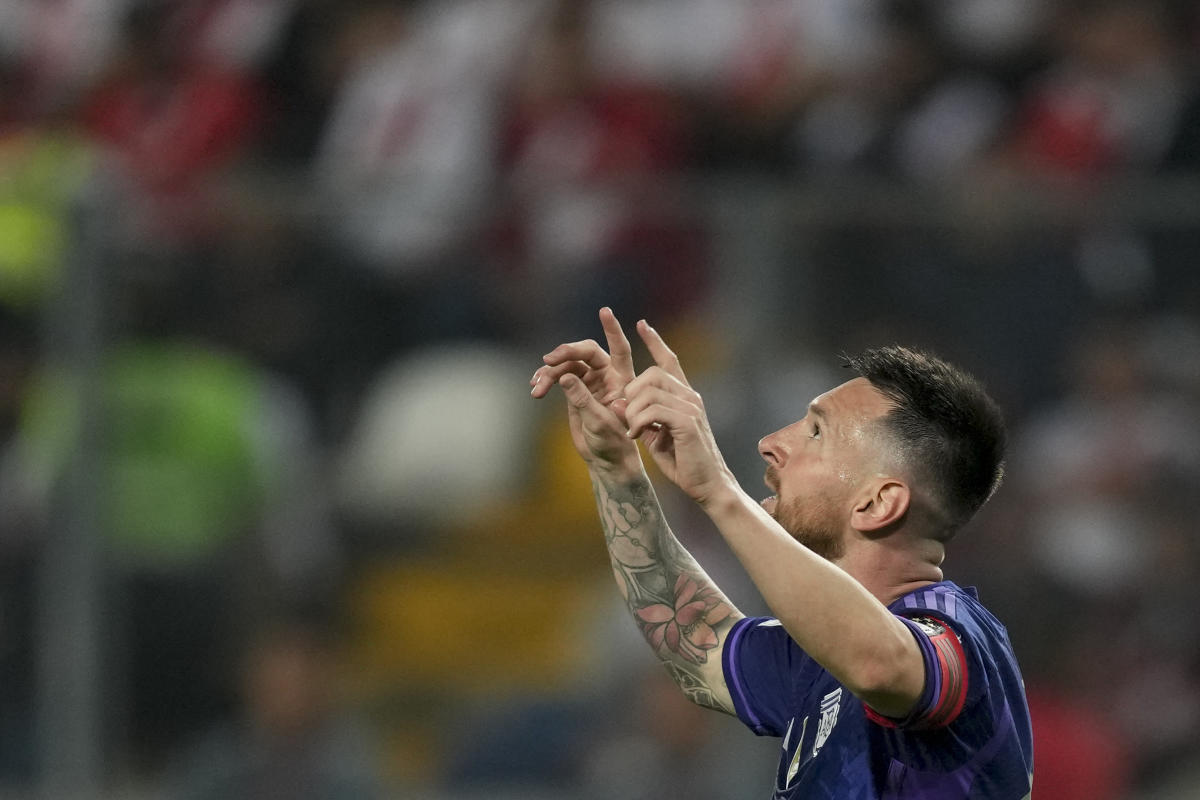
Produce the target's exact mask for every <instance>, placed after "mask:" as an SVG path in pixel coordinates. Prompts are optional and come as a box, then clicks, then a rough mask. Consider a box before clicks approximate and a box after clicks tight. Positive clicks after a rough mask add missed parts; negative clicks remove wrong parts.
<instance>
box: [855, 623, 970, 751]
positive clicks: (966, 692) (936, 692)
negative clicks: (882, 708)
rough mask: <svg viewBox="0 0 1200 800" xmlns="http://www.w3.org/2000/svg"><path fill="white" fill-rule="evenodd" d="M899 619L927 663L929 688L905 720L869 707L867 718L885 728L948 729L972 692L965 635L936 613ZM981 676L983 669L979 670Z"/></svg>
mask: <svg viewBox="0 0 1200 800" xmlns="http://www.w3.org/2000/svg"><path fill="white" fill-rule="evenodd" d="M897 618H898V619H899V620H900V621H901V622H903V623H904V624H905V625H906V626H908V629H909V632H910V633H912V635H913V638H914V639H915V640H916V642H917V647H918V648H920V650H921V658H922V660H923V661H924V662H925V687H924V689H923V690H922V692H921V696H920V698H918V700H917V703H916V705H915V706H914V707H913V710H912V711H910V712H909V714H908V716H906V717H904V718H902V719H893V718H891V717H885V716H883V715H882V714H879V713H878V712H876V711H875V710H874V709H872V708H871V707H870V706H866V711H867V717H868V718H869V719H871V720H872V721H873V722H875V723H877V724H880V725H883V726H885V727H895V728H908V729H926V730H927V729H931V728H944V727H946V726H947V725H949V724H950V723H952V722H954V720H955V719H957V718H958V715H959V714H960V713H962V710H963V708H964V707H965V706H966V704H967V699H968V697H969V696H970V694H971V688H972V686H971V678H972V669H971V667H970V662H969V660H968V657H967V654H966V650H965V648H964V647H963V641H962V637H961V636H960V635H959V633H958V632H957V631H955V629H954V628H953V627H952V626H951V625H950V624H948V623H947V622H946V621H944V620H941V619H938V618H936V617H933V616H913V617H907V616H902V615H898V616H897ZM975 673H976V677H977V678H978V677H979V670H975Z"/></svg>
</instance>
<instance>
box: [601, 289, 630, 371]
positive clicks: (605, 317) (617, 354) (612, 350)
mask: <svg viewBox="0 0 1200 800" xmlns="http://www.w3.org/2000/svg"><path fill="white" fill-rule="evenodd" d="M600 325H601V327H603V328H604V338H605V339H606V340H607V341H608V355H609V358H611V359H612V366H613V369H615V370H616V371H617V372H618V373H620V374H621V375H623V376H624V377H625V378H626V379H629V378H632V377H633V375H634V372H633V348H632V347H631V346H630V344H629V338H628V337H626V336H625V331H624V330H622V328H621V323H620V322H619V321H618V320H617V315H616V314H614V313H613V311H612V309H611V308H609V307H608V306H605V307H604V308H602V309H600Z"/></svg>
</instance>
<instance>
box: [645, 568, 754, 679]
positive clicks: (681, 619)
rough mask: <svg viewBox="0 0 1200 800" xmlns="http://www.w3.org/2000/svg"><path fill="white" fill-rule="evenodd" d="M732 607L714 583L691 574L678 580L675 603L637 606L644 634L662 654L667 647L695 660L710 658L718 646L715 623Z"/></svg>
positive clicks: (689, 659) (728, 612)
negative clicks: (711, 584)
mask: <svg viewBox="0 0 1200 800" xmlns="http://www.w3.org/2000/svg"><path fill="white" fill-rule="evenodd" d="M731 611H732V609H731V608H730V607H729V604H728V603H726V602H725V601H724V599H723V598H722V597H721V595H720V594H719V593H718V592H716V591H715V590H713V588H712V587H710V586H701V585H700V584H699V583H697V582H696V581H695V580H693V579H692V578H690V577H689V576H687V575H682V574H681V575H680V576H679V577H678V578H677V579H676V581H675V602H674V606H670V605H667V604H666V603H654V604H653V605H648V606H644V607H642V608H639V609H637V611H636V612H635V613H636V614H637V619H638V625H639V626H640V627H641V629H642V635H643V636H645V637H646V641H648V642H649V643H650V646H651V647H653V648H654V650H655V652H657V653H660V654H662V652H663V649H664V648H666V649H667V650H670V651H671V652H673V653H676V654H678V655H679V656H681V657H683V658H684V659H686V660H688V661H690V662H692V663H693V664H703V663H705V662H706V661H708V651H709V650H712V649H713V648H714V647H716V646H717V633H716V631H715V630H713V626H714V625H716V624H717V623H718V622H720V621H721V620H723V619H725V618H726V617H728V616H729V614H730V612H731Z"/></svg>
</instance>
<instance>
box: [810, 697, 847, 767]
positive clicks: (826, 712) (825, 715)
mask: <svg viewBox="0 0 1200 800" xmlns="http://www.w3.org/2000/svg"><path fill="white" fill-rule="evenodd" d="M841 705H842V688H841V687H840V686H839V687H838V688H836V689H834V690H833V691H832V692H830V693H829V694H827V695H825V696H824V697H823V698H821V719H820V721H818V722H817V738H816V741H814V742H813V751H812V754H813V758H816V756H817V753H819V752H820V751H821V748H822V747H824V746H825V740H826V739H828V738H829V734H831V733H833V726H834V725H837V721H838V709H839V708H841Z"/></svg>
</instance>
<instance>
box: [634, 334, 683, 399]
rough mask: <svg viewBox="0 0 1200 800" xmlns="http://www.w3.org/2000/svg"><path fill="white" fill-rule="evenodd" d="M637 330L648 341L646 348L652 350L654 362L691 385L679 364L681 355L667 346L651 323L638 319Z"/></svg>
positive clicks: (644, 340) (669, 373)
mask: <svg viewBox="0 0 1200 800" xmlns="http://www.w3.org/2000/svg"><path fill="white" fill-rule="evenodd" d="M637 332H638V335H639V336H641V337H642V341H643V342H645V343H646V349H647V350H649V351H650V355H651V357H653V358H654V363H655V364H657V365H658V366H660V367H662V368H663V370H664V371H665V372H666V373H667V374H668V375H671V376H673V377H675V378H678V379H679V380H680V382H682V383H683V384H684V385H685V386H691V384H690V383H688V379H687V376H686V375H684V374H683V367H682V366H681V365H680V364H679V356H677V355H675V351H673V350H672V349H671V348H669V347H667V343H666V342H664V341H663V338H662V337H661V336H659V335H658V331H656V330H654V328H651V327H650V323H648V322H646V320H644V319H643V320H638V324H637Z"/></svg>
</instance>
